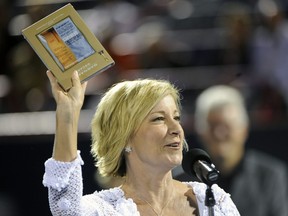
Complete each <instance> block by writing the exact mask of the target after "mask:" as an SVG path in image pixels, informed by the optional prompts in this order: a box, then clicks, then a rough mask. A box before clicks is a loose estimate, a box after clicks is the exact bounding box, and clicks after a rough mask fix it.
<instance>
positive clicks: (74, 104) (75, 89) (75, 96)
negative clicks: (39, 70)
mask: <svg viewBox="0 0 288 216" xmlns="http://www.w3.org/2000/svg"><path fill="white" fill-rule="evenodd" d="M47 76H48V78H49V81H50V85H51V88H52V94H53V97H54V99H55V101H56V103H57V109H58V108H66V109H69V108H70V109H71V108H74V109H76V110H77V109H78V110H80V109H81V107H82V105H83V102H84V97H85V90H86V86H87V82H84V83H83V84H81V82H80V79H79V76H78V73H77V71H75V72H74V73H73V75H72V87H71V88H70V89H69V91H67V92H66V91H64V90H63V89H62V88H61V87H60V85H59V84H58V82H57V80H56V78H55V77H54V75H53V74H52V72H51V71H49V70H48V71H47Z"/></svg>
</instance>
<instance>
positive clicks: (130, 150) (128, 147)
mask: <svg viewBox="0 0 288 216" xmlns="http://www.w3.org/2000/svg"><path fill="white" fill-rule="evenodd" d="M124 151H125V152H127V153H130V152H132V148H131V146H126V147H125V148H124Z"/></svg>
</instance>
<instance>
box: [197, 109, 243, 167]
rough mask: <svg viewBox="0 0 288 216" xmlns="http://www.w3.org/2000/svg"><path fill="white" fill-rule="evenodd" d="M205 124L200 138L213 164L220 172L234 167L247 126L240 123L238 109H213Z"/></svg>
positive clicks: (239, 156)
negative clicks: (204, 129)
mask: <svg viewBox="0 0 288 216" xmlns="http://www.w3.org/2000/svg"><path fill="white" fill-rule="evenodd" d="M207 124H208V126H207V130H206V131H205V132H204V133H203V134H201V138H202V140H203V144H204V146H205V148H206V150H207V151H208V153H209V154H210V156H211V158H212V160H213V162H214V163H215V164H216V166H219V169H220V170H221V169H226V168H227V167H231V166H232V165H233V166H234V165H236V164H235V163H236V162H235V161H236V160H239V158H241V157H242V154H243V152H244V143H245V141H246V137H247V126H246V125H245V124H244V123H243V121H241V115H240V111H239V109H238V108H237V107H235V106H232V105H224V106H221V107H219V108H217V109H214V110H212V111H210V113H209V114H208V116H207Z"/></svg>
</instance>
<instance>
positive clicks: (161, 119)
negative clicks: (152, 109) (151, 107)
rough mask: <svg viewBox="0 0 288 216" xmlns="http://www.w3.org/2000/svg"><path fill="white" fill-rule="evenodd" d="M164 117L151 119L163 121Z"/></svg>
mask: <svg viewBox="0 0 288 216" xmlns="http://www.w3.org/2000/svg"><path fill="white" fill-rule="evenodd" d="M163 120H164V117H163V116H159V117H156V118H154V119H153V121H163Z"/></svg>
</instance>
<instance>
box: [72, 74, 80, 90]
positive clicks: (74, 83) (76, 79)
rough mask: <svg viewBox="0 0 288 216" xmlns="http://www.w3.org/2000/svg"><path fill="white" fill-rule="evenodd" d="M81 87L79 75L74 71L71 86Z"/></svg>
mask: <svg viewBox="0 0 288 216" xmlns="http://www.w3.org/2000/svg"><path fill="white" fill-rule="evenodd" d="M80 85H81V82H80V78H79V74H78V72H77V71H74V72H73V74H72V86H76V87H79V86H80Z"/></svg>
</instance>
